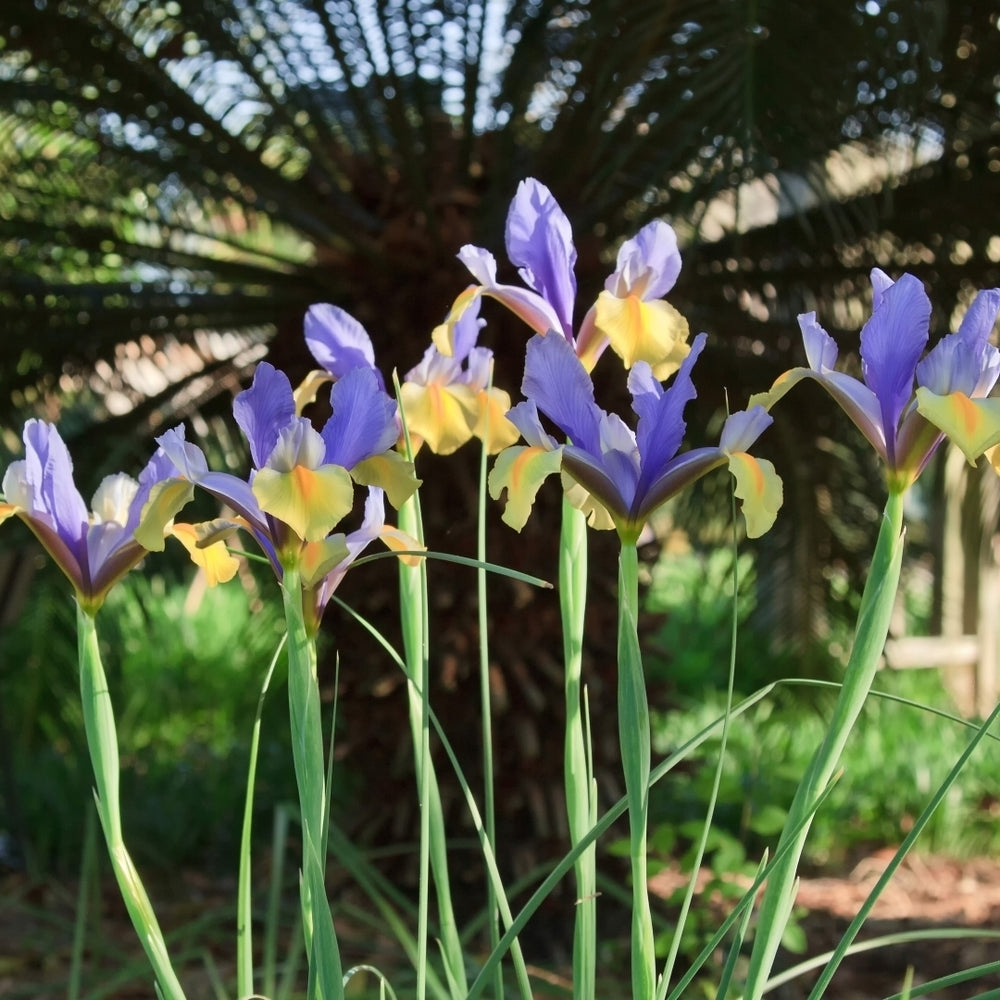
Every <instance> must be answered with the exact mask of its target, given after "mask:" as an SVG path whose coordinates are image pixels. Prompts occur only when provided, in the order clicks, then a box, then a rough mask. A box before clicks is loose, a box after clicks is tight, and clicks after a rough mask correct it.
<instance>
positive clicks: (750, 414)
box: [719, 406, 774, 452]
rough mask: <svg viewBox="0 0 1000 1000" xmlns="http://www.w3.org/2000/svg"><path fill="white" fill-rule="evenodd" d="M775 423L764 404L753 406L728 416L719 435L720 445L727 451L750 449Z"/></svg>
mask: <svg viewBox="0 0 1000 1000" xmlns="http://www.w3.org/2000/svg"><path fill="white" fill-rule="evenodd" d="M773 423H774V418H773V417H772V416H771V414H770V413H768V412H767V410H765V409H764V407H763V406H751V407H750V409H749V410H738V411H737V412H736V413H730V414H729V416H728V417H726V422H725V424H724V425H723V427H722V434H721V435H720V437H719V447H720V448H721V449H722V450H723V451H725V452H733V451H748V450H749V449H750V446H751V445H752V444H753V443H754V442H755V441H756V440H757V438H759V437H760V436H761V434H763V433H764V431H765V430H767V428H768V427H770V426H771V424H773Z"/></svg>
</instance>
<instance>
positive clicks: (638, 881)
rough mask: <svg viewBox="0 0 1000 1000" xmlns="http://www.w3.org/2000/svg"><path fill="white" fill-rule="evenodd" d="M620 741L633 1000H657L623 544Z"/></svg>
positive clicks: (643, 708) (634, 609)
mask: <svg viewBox="0 0 1000 1000" xmlns="http://www.w3.org/2000/svg"><path fill="white" fill-rule="evenodd" d="M618 739H619V743H620V745H621V753H622V769H623V771H624V773H625V793H626V796H627V798H628V821H629V855H630V857H631V860H632V998H633V1000H652V997H653V995H654V992H655V985H656V967H655V963H656V956H655V952H654V948H653V916H652V913H651V911H650V908H649V889H648V886H647V884H646V827H647V821H648V815H649V759H650V736H649V705H648V703H647V701H646V678H645V676H644V674H643V669H642V654H641V652H640V649H639V553H638V550H637V548H636V545H635V542H634V541H632V542H630V541H625V540H623V541H622V548H621V556H620V558H619V561H618Z"/></svg>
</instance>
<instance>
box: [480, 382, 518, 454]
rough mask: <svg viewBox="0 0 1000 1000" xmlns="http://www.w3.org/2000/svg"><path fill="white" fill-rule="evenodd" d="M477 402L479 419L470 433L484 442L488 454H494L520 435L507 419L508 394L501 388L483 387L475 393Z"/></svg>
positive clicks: (508, 407)
mask: <svg viewBox="0 0 1000 1000" xmlns="http://www.w3.org/2000/svg"><path fill="white" fill-rule="evenodd" d="M477 402H478V404H479V420H478V421H477V422H476V426H475V427H474V428H473V430H472V433H473V434H475V436H476V437H477V438H479V439H480V440H481V441H483V442H485V444H486V450H487V452H488V453H489V454H490V455H495V454H496V453H497V452H498V451H503V449H504V448H507V447H509V446H510V445H512V444H513V443H514V442H515V441H516V440H517V439H518V438H519V437H520V436H521V432H520V431H519V430H518V429H517V428H516V427H515V426H514V425H513V424H512V423H511V422H510V421H509V420H508V419H507V411H508V410H509V409H510V395H509V394H508V393H506V392H504V391H503V389H496V388H492V389H483V390H481V391H480V392H479V393H478V395H477ZM487 436H488V439H487Z"/></svg>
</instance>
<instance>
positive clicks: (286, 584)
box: [281, 568, 344, 1000]
mask: <svg viewBox="0 0 1000 1000" xmlns="http://www.w3.org/2000/svg"><path fill="white" fill-rule="evenodd" d="M281 592H282V598H283V600H284V607H285V627H286V630H287V633H288V711H289V718H290V724H291V731H292V760H293V762H294V764H295V781H296V784H297V785H298V790H299V815H300V819H301V823H302V879H301V882H300V886H299V891H300V897H301V902H302V931H303V936H304V938H305V946H306V954H307V955H308V958H309V984H308V997H309V1000H333V998H335V997H342V996H343V995H344V989H343V985H342V979H343V970H342V967H341V961H340V946H339V945H338V943H337V935H336V932H335V930H334V927H333V914H332V913H331V911H330V903H329V900H328V899H327V896H326V840H325V837H324V830H325V822H326V813H327V809H328V804H329V793H328V790H327V783H326V768H325V766H324V761H325V756H324V749H323V722H322V717H321V714H320V702H319V680H318V677H317V674H316V639H315V636H313V635H311V634H310V632H309V630H308V629H307V627H306V623H305V615H304V608H303V591H302V586H301V583H300V577H299V573H298V571H297V570H295V569H288V568H286V569H285V571H284V575H283V579H282V583H281Z"/></svg>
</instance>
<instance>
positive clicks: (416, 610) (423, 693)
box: [398, 496, 468, 1000]
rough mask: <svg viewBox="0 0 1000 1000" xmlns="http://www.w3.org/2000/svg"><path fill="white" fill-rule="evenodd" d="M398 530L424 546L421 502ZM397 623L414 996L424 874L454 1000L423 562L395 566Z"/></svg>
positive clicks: (460, 968)
mask: <svg viewBox="0 0 1000 1000" xmlns="http://www.w3.org/2000/svg"><path fill="white" fill-rule="evenodd" d="M398 522H399V527H400V529H401V530H403V531H405V532H406V533H407V534H409V535H411V536H412V537H413V538H416V539H417V540H418V541H419V542H420V543H421V544H423V541H424V537H423V522H422V517H421V514H420V506H419V500H418V498H417V497H416V496H413V497H411V498H410V499H409V500H407V501H406V503H404V504H403V505H402V506H401V507H400V508H399V517H398ZM399 593H400V620H401V624H402V629H403V646H404V650H405V654H406V671H407V675H408V677H409V679H410V684H409V685H408V691H409V703H410V729H411V732H412V738H413V755H414V759H415V761H416V778H417V796H418V799H419V801H420V807H421V808H420V852H421V853H420V898H419V900H418V917H417V922H418V930H417V947H418V962H417V993H416V996H417V998H418V1000H422V998H423V997H424V996H425V995H426V972H427V910H428V890H429V886H428V878H427V875H428V871H429V872H430V875H431V877H432V878H433V880H434V891H435V895H436V897H437V908H438V920H439V922H440V925H441V926H440V933H441V947H442V952H443V955H444V960H445V971H446V974H447V977H448V985H449V989H450V990H451V992H452V995H453V996H456V997H464V996H465V994H466V992H467V991H468V986H467V980H466V976H465V957H464V952H463V949H462V942H461V939H460V937H459V934H458V923H457V921H456V920H455V911H454V907H453V905H452V898H451V881H450V878H449V875H448V843H447V839H446V836H445V829H444V811H443V810H442V808H441V793H440V791H439V789H438V781H437V774H436V772H435V770H434V763H433V761H432V759H431V754H430V706H429V703H428V680H429V655H430V654H429V639H428V633H427V618H428V611H427V561H426V560H425V559H421V560H420V562H419V564H418V565H416V566H407V565H406V564H405V563H403V562H400V564H399Z"/></svg>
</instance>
